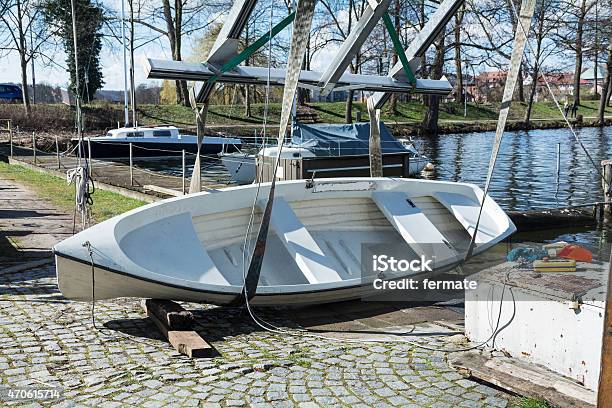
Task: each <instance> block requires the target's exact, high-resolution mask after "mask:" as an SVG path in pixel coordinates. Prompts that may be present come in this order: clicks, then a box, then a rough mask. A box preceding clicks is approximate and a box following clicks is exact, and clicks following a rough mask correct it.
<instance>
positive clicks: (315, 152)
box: [219, 123, 429, 184]
mask: <svg viewBox="0 0 612 408" xmlns="http://www.w3.org/2000/svg"><path fill="white" fill-rule="evenodd" d="M380 127H381V129H380V133H381V149H382V152H383V154H385V153H398V152H406V151H408V152H410V156H409V157H410V160H409V164H408V168H409V170H408V172H409V175H411V176H414V175H416V174H419V173H420V172H421V171H422V170H423V169H424V168H425V166H426V165H427V163H429V159H428V158H427V157H426V156H423V155H422V154H420V153H419V151H418V150H417V149H416V148H415V146H414V143H413V142H412V140H410V139H395V138H394V137H393V136H392V135H391V133H390V132H389V130H388V129H387V127H386V126H385V125H384V123H381V124H380ZM293 130H294V131H293V135H292V137H291V143H288V144H286V145H284V146H283V149H282V152H281V158H283V159H292V158H299V157H307V158H308V157H330V156H348V155H367V154H369V147H368V145H369V142H368V139H369V133H370V124H369V123H357V124H349V125H337V124H333V125H332V124H317V125H305V124H301V123H296V124H295V125H294V128H293ZM278 150H279V149H278V147H276V146H272V147H267V148H264V149H261V150H260V151H259V152H258V153H257V155H255V154H248V153H244V152H232V153H220V154H219V156H220V157H221V162H222V163H223V165H224V166H225V168H226V170H227V171H228V173H229V175H230V177H231V179H232V180H233V181H234V182H236V183H238V184H250V183H252V182H253V181H255V171H256V167H257V166H256V160H255V159H256V157H264V158H274V157H276V156H277V155H278ZM346 170H347V171H350V170H351V169H346Z"/></svg>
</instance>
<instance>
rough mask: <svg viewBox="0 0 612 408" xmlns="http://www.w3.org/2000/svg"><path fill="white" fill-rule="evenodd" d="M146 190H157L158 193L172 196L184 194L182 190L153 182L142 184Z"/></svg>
mask: <svg viewBox="0 0 612 408" xmlns="http://www.w3.org/2000/svg"><path fill="white" fill-rule="evenodd" d="M142 188H144V189H145V190H150V191H155V192H156V193H162V194H165V195H169V196H172V197H180V196H182V195H183V192H182V191H178V190H175V189H172V188H167V187H160V186H154V185H153V184H145V185H144V186H142Z"/></svg>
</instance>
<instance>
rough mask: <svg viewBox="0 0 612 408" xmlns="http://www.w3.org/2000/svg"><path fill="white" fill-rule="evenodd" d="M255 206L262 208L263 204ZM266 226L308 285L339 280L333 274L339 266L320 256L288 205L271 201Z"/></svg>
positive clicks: (276, 200) (321, 252)
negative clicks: (270, 229) (268, 225)
mask: <svg viewBox="0 0 612 408" xmlns="http://www.w3.org/2000/svg"><path fill="white" fill-rule="evenodd" d="M259 205H260V207H263V206H265V204H264V203H260V204H259ZM270 226H271V227H272V229H273V230H274V232H276V235H277V236H278V238H279V239H280V241H281V242H282V243H283V245H284V246H285V248H286V249H287V251H288V252H289V254H290V255H291V257H292V258H293V259H294V260H295V262H296V264H297V266H298V268H299V269H300V271H301V272H302V273H303V274H304V276H305V277H306V279H307V280H308V282H309V283H325V282H338V281H341V280H342V278H341V277H340V275H338V272H336V271H339V270H341V269H340V268H341V267H340V265H337V263H336V262H335V260H334V259H333V258H332V257H329V256H326V255H325V254H324V253H323V250H322V249H321V248H320V247H319V245H318V244H317V243H316V242H315V240H314V238H313V237H312V236H311V235H310V233H309V232H308V230H307V229H306V227H305V226H304V225H303V224H302V222H301V221H300V220H299V218H298V217H297V216H296V215H295V213H294V212H293V209H291V206H290V205H289V204H288V203H287V202H286V201H285V200H284V199H283V198H281V197H276V198H275V199H274V204H273V208H272V217H271V220H270Z"/></svg>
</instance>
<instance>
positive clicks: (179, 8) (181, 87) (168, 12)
mask: <svg viewBox="0 0 612 408" xmlns="http://www.w3.org/2000/svg"><path fill="white" fill-rule="evenodd" d="M162 5H163V8H164V19H165V20H166V29H167V33H166V35H167V36H168V40H169V42H170V49H171V51H172V59H173V60H174V61H181V60H182V57H181V30H182V28H183V3H182V1H181V0H175V2H174V18H173V17H172V8H171V7H170V0H162ZM175 84H176V103H177V104H181V105H183V106H189V91H188V89H187V81H182V80H181V81H178V80H177V81H175Z"/></svg>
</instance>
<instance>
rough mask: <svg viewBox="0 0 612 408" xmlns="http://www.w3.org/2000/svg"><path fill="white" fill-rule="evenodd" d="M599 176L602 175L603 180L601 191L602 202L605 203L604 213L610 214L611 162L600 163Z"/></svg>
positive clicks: (611, 210)
mask: <svg viewBox="0 0 612 408" xmlns="http://www.w3.org/2000/svg"><path fill="white" fill-rule="evenodd" d="M601 174H603V180H601V184H602V189H603V192H604V202H605V203H606V209H605V210H606V213H608V214H609V213H610V212H612V205H610V204H611V201H612V197H611V196H610V195H611V194H612V191H610V184H611V183H612V160H602V161H601Z"/></svg>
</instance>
